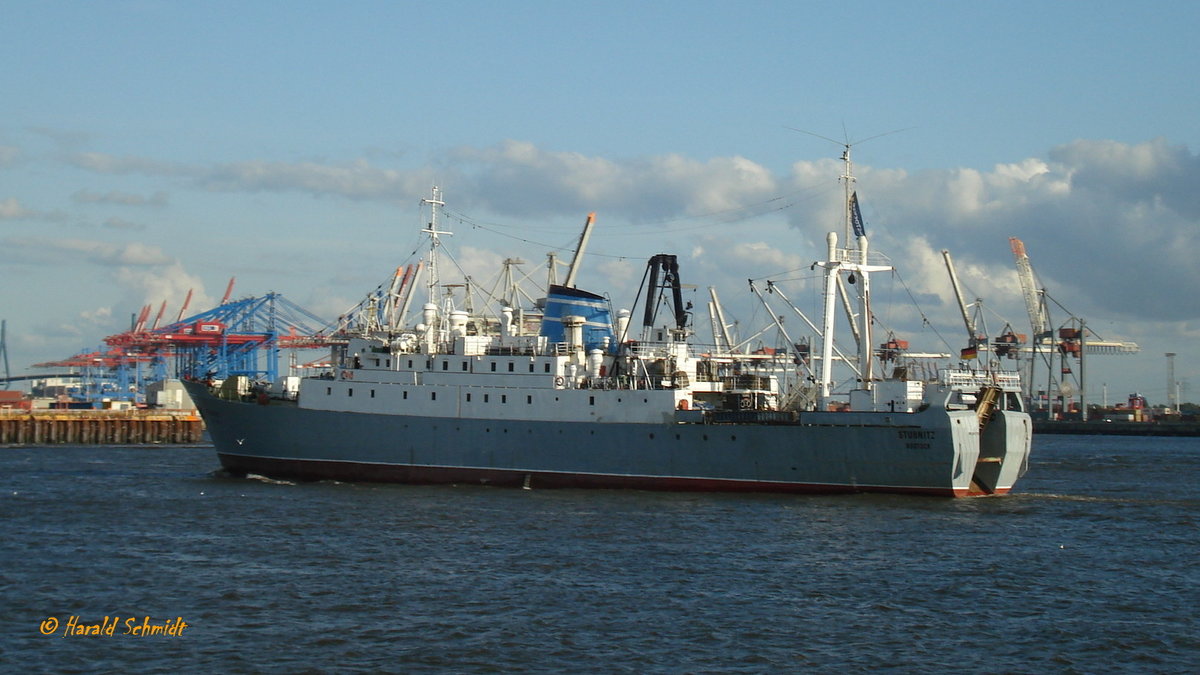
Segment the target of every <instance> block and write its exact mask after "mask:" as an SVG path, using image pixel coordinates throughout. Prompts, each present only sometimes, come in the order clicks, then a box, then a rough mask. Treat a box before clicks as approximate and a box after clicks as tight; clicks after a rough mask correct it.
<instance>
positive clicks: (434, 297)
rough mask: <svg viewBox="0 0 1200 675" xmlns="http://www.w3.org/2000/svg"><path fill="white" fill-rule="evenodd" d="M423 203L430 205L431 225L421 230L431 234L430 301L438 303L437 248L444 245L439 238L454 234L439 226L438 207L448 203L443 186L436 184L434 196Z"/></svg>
mask: <svg viewBox="0 0 1200 675" xmlns="http://www.w3.org/2000/svg"><path fill="white" fill-rule="evenodd" d="M421 204H422V205H425V204H429V207H430V208H429V225H428V227H426V228H425V229H423V230H421V231H422V232H424V233H425V234H428V235H429V264H428V265H427V268H428V269H427V271H426V274H428V280H427V286H428V289H429V302H431V303H433V304H438V299H439V298H438V291H437V287H438V283H439V282H440V281H441V279H439V278H438V268H437V250H438V247H439V246H441V245H442V242H441V240H440V239H438V236H439V235H443V234H448V235H452V234H454V233H453V232H449V231H444V232H443V231H440V230H438V228H437V217H438V209H440V208H441V207H443V206H445V205H446V202H444V201H442V190H441V188H439V187H438V186H436V185H434V186H433V196H432V197H431V198H429V199H422V200H421Z"/></svg>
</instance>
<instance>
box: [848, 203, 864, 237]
mask: <svg viewBox="0 0 1200 675" xmlns="http://www.w3.org/2000/svg"><path fill="white" fill-rule="evenodd" d="M850 224H851V225H852V226H853V227H854V236H856V237H865V236H867V225H866V223H864V222H863V217H862V211H860V210H859V208H858V193H857V192H855V193H853V194H851V195H850Z"/></svg>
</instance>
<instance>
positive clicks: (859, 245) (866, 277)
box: [818, 144, 892, 407]
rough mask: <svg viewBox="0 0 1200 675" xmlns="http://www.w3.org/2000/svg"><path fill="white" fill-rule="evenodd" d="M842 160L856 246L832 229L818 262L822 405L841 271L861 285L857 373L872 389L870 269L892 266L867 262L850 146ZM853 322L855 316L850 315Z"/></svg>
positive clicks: (848, 221)
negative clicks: (842, 241) (842, 244)
mask: <svg viewBox="0 0 1200 675" xmlns="http://www.w3.org/2000/svg"><path fill="white" fill-rule="evenodd" d="M842 162H843V163H844V166H845V171H844V173H843V174H842V176H841V180H842V183H843V187H844V190H843V192H844V195H845V196H844V205H843V221H844V225H845V241H846V242H847V243H849V242H851V241H853V242H855V246H854V247H853V248H849V247H848V248H839V247H838V237H837V233H836V232H830V233H829V234H828V236H827V237H826V245H827V247H828V250H827V256H826V257H827V260H826V261H825V262H821V263H818V264H820V265H821V266H822V267H824V268H825V289H824V293H825V308H824V312H823V325H822V327H821V333H822V335H821V406H822V407H825V406H826V405H827V404H828V402H829V399H830V397H831V395H832V388H833V351H834V330H833V329H834V306H835V300H836V296H837V295H838V292H839V287H840V285H841V283H842V279H841V273H842V272H843V271H844V272H847V277H846V282H847V283H850V284H852V285H856V286H857V287H858V293H857V296H858V305H859V311H858V317H857V319H858V321H859V330H858V332H859V336H860V340H859V349H858V372H859V377H860V382H859V388H860V389H868V390H869V389H871V388H872V380H874V373H873V357H874V352H873V350H872V345H873V344H874V341H873V338H872V336H871V272H886V271H889V270H891V269H892V268H891V267H890V266H888V265H871V264H869V263H868V262H867V251H868V241H867V233H866V227H865V226H864V225H863V223H862V217H861V215H860V214H859V210H858V204H857V201H858V197H857V195H856V193H855V191H854V188H853V185H854V182H855V178H854V163H853V161H852V160H851V159H850V145H849V144H847V145H846V146H845V150H843V152H842ZM852 235H853V237H854V238H853V239H851V236H852ZM849 319H850V321H852V322H853V321H854V320H855V317H849Z"/></svg>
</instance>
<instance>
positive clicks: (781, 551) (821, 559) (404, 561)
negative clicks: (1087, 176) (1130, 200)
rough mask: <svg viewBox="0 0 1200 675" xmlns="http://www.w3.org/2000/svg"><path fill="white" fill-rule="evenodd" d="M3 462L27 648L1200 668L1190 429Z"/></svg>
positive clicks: (140, 452)
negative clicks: (405, 459)
mask: <svg viewBox="0 0 1200 675" xmlns="http://www.w3.org/2000/svg"><path fill="white" fill-rule="evenodd" d="M0 468H2V471H0V488H2V489H0V608H2V609H3V612H2V613H0V665H2V666H3V667H4V668H3V669H4V670H6V671H9V672H13V671H14V670H19V671H20V672H87V673H92V672H107V671H118V670H121V671H126V670H128V671H138V672H167V671H184V670H186V671H188V672H206V671H209V672H218V671H220V672H285V673H293V672H329V671H334V672H403V673H412V672H453V673H499V672H514V671H520V672H554V673H558V672H576V673H578V672H589V673H590V672H596V673H645V672H663V673H697V672H745V673H768V672H770V673H773V672H793V671H805V672H844V671H852V672H862V671H891V672H901V673H912V672H944V671H951V670H955V671H960V670H970V671H975V672H989V673H991V672H1004V673H1007V672H1018V673H1041V672H1063V673H1075V672H1077V673H1098V672H1105V673H1110V672H1130V673H1145V672H1164V673H1168V672H1170V673H1173V672H1181V673H1182V672H1196V671H1198V670H1200V625H1198V624H1200V566H1198V563H1197V561H1198V560H1200V543H1198V541H1197V535H1198V528H1197V513H1198V509H1200V487H1198V485H1197V478H1200V439H1195V438H1182V439H1180V438H1173V439H1172V438H1130V437H1123V438H1106V437H1099V436H1091V437H1083V436H1038V437H1037V438H1035V443H1034V457H1033V460H1032V462H1031V468H1030V471H1029V473H1028V475H1027V476H1026V477H1025V479H1024V480H1023V482H1022V483H1020V484H1019V485H1018V490H1017V492H1016V493H1014V494H1013V495H1010V496H1008V497H1002V498H983V499H968V500H948V499H940V498H929V497H902V496H880V495H857V496H855V495H850V496H820V497H803V496H800V497H797V496H780V495H728V494H670V493H649V492H634V491H579V490H562V491H553V490H550V491H546V490H511V489H499V488H483V487H450V486H446V487H412V486H395V485H386V486H379V485H361V484H328V483H308V484H304V483H302V484H293V483H289V482H278V481H271V480H267V479H256V478H248V479H233V478H229V477H224V476H222V475H220V473H219V472H215V471H214V470H215V469H216V468H217V461H216V457H215V454H214V452H213V450H212V448H210V447H185V448H179V447H36V448H34V447H30V448H0ZM89 633H98V634H89Z"/></svg>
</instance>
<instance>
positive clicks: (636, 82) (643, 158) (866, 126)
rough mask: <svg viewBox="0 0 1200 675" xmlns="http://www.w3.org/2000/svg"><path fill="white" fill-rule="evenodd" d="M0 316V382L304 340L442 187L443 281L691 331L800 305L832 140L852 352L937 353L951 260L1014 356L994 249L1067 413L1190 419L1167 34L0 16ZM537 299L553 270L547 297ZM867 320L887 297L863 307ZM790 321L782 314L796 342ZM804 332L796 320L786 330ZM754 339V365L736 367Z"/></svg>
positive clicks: (440, 16)
mask: <svg viewBox="0 0 1200 675" xmlns="http://www.w3.org/2000/svg"><path fill="white" fill-rule="evenodd" d="M0 12H2V14H3V16H4V17H5V18H4V21H3V22H0V63H3V64H4V67H2V68H0V278H2V279H3V280H4V283H3V284H0V318H2V319H5V320H6V321H7V333H8V336H7V337H8V340H7V348H8V355H9V361H10V366H11V368H12V370H13V371H14V372H15V373H20V372H37V371H31V370H30V369H29V366H31V365H32V364H34V363H40V362H45V361H52V360H56V359H62V358H66V357H68V356H70V355H72V354H75V353H79V352H83V351H90V350H92V349H95V348H97V347H99V346H101V345H102V343H103V338H104V337H105V336H108V335H111V334H114V333H118V332H120V331H123V330H125V329H127V328H128V327H129V324H130V318H131V315H133V314H136V313H137V312H138V311H139V310H140V309H141V307H143V306H144V305H147V304H149V305H152V306H153V307H154V308H155V310H157V308H158V306H159V304H160V303H162V302H163V301H166V302H167V304H168V310H167V315H168V317H170V318H173V315H174V313H176V312H178V310H179V308H180V306H181V305H182V302H183V298H184V297H185V296H186V295H187V293H188V291H189V290H192V291H193V292H194V295H195V298H194V299H193V301H192V305H191V309H193V310H200V309H207V308H211V307H212V306H213V305H214V304H215V303H217V302H218V301H219V300H220V298H221V296H222V295H223V294H224V291H225V288H226V286H227V284H228V282H229V280H230V278H236V282H235V286H234V292H233V294H234V297H246V296H260V295H262V294H264V293H267V292H278V293H281V294H283V295H284V297H286V298H288V299H289V300H291V301H293V302H295V303H297V304H299V305H301V306H303V307H305V308H306V309H308V310H310V311H312V312H314V313H315V314H317V315H319V316H322V317H327V318H329V319H333V318H335V317H336V316H337V315H339V314H341V313H343V312H345V311H346V310H347V309H348V308H349V307H351V306H353V305H354V304H356V303H357V302H359V300H361V299H362V298H363V297H365V296H366V295H367V294H368V293H370V292H371V291H372V290H373V289H375V288H376V287H377V286H378V285H379V284H380V283H383V282H386V281H387V280H388V278H389V277H390V275H391V274H392V272H393V271H394V270H395V269H396V267H397V266H398V265H401V264H405V263H408V262H413V261H415V258H414V257H413V255H412V254H413V252H414V251H415V250H417V249H418V248H420V245H421V244H420V237H419V236H418V230H419V229H420V228H421V227H422V225H423V223H422V222H421V221H422V218H423V214H422V211H421V208H420V200H421V199H422V198H423V197H427V196H429V194H430V190H431V188H432V187H433V186H434V185H437V186H439V187H440V188H441V190H442V192H443V197H444V199H445V201H446V203H447V209H448V211H449V212H450V214H451V217H450V218H449V219H448V220H447V221H446V222H445V223H444V224H445V225H446V226H447V227H448V228H449V229H450V230H452V231H453V232H454V234H453V235H452V236H448V237H446V238H445V240H444V241H445V247H446V249H447V252H450V253H451V254H452V255H453V258H454V260H455V262H456V264H457V265H458V266H459V267H461V268H462V269H463V270H465V271H466V273H468V274H471V275H472V277H473V278H474V279H476V280H477V281H478V280H482V281H480V282H479V283H481V284H483V285H489V284H490V283H491V280H493V279H495V278H496V275H497V274H498V272H499V267H500V263H501V261H502V260H503V259H504V258H506V257H520V258H521V259H523V260H525V261H527V264H526V265H524V266H523V268H522V269H524V270H526V271H528V272H530V273H531V274H532V275H533V276H534V277H536V278H539V279H540V278H543V277H544V269H542V268H544V266H545V264H546V262H545V261H546V255H547V253H548V252H550V251H552V250H557V251H558V252H559V254H560V256H562V257H563V259H569V258H570V252H571V250H572V249H573V247H574V244H575V240H576V239H577V238H578V234H579V230H580V228H581V227H582V225H583V222H584V220H585V218H586V216H587V214H588V213H589V212H595V213H596V223H597V224H596V229H595V231H594V233H593V236H592V239H591V243H590V245H589V248H588V255H587V256H586V257H585V259H584V261H583V264H582V267H581V271H580V273H579V279H578V282H579V285H580V287H583V288H588V289H590V290H594V291H596V292H601V293H609V294H611V296H612V298H613V300H614V302H615V303H616V304H617V305H618V306H629V304H630V303H631V302H632V299H633V297H634V296H635V294H636V291H637V285H638V283H639V281H640V280H641V278H642V272H643V270H644V266H645V261H646V259H647V258H648V257H649V256H651V255H653V254H655V253H674V254H676V255H678V256H679V257H680V263H681V276H682V277H683V281H684V282H685V283H688V284H695V285H696V289H695V290H690V291H689V292H690V293H691V294H692V295H694V296H695V298H694V302H695V305H696V307H697V319H696V323H697V329H698V332H699V333H700V334H701V335H705V334H706V333H707V332H708V330H709V329H708V328H707V313H706V312H704V311H703V307H704V306H705V301H706V300H707V290H706V289H707V288H708V287H709V286H712V287H715V288H716V289H717V290H718V292H719V293H720V296H721V300H722V302H723V303H724V304H725V306H726V310H727V312H729V314H730V315H731V318H732V319H736V320H737V322H738V330H739V332H740V333H742V334H744V335H746V336H749V335H750V334H752V333H754V332H756V331H757V330H758V328H760V327H761V326H762V325H765V324H764V322H766V321H769V317H770V314H786V313H788V312H790V310H787V309H786V308H784V307H780V306H777V299H771V302H772V303H774V304H771V309H770V310H769V313H768V309H767V308H765V307H764V306H763V305H762V303H760V302H759V301H758V300H757V299H756V298H755V297H754V296H753V295H752V294H751V293H750V292H749V288H748V284H747V280H748V279H753V280H755V281H756V283H757V285H758V286H759V287H760V288H761V287H762V286H763V285H764V284H765V282H766V280H772V281H777V282H779V284H780V287H781V288H788V289H789V297H791V298H792V300H793V301H794V302H795V303H796V304H797V305H798V306H800V307H801V308H802V309H805V311H809V310H813V309H814V308H815V306H816V302H817V301H818V300H819V298H818V294H819V286H818V284H817V283H815V281H814V278H813V273H812V272H811V271H810V265H811V264H812V262H813V261H815V260H818V259H820V258H822V257H823V253H824V240H825V233H826V232H828V231H839V232H840V231H841V216H840V215H839V213H840V212H839V209H840V204H841V200H842V186H841V184H840V183H839V180H838V176H839V175H840V174H841V173H842V166H841V163H840V161H839V158H840V157H841V153H842V151H843V146H844V145H846V144H849V145H850V147H851V152H852V158H853V160H854V170H855V175H856V177H857V183H856V189H857V191H858V195H859V198H860V201H861V204H862V211H863V216H864V218H865V220H866V223H867V231H868V235H869V236H870V239H871V247H872V249H873V250H876V251H879V252H881V253H884V254H886V255H887V256H888V258H889V259H890V260H891V262H892V263H893V264H894V265H895V267H896V268H897V272H896V273H895V274H886V273H884V274H877V275H876V276H875V278H873V291H874V294H875V299H876V307H875V312H876V315H877V318H878V320H879V322H880V326H879V328H878V329H879V330H883V331H892V332H894V333H895V334H896V335H897V336H898V337H901V338H904V339H909V340H911V341H913V342H914V347H917V346H920V347H921V348H922V349H925V350H927V351H946V352H951V351H957V350H958V349H959V348H961V347H962V346H964V344H963V343H965V335H966V330H965V328H964V327H963V325H962V321H961V318H960V315H959V310H958V306H957V304H956V302H955V301H954V298H953V295H952V292H951V287H950V283H949V278H948V275H947V272H946V269H945V266H944V264H943V262H942V258H941V254H940V251H941V250H942V249H948V250H950V251H951V252H952V254H953V257H954V261H955V265H956V267H957V271H958V274H959V276H960V278H961V280H962V282H963V285H964V286H965V287H966V289H965V292H966V295H967V297H968V299H969V300H974V299H975V298H980V299H981V300H982V306H983V311H982V315H983V317H984V320H985V321H986V323H987V329H988V331H989V333H991V334H993V335H995V334H998V333H999V332H1000V330H1001V329H1002V328H1003V327H1005V326H1006V325H1011V326H1012V327H1013V328H1014V329H1015V330H1016V331H1017V332H1022V333H1027V332H1028V325H1029V319H1028V316H1027V313H1026V311H1025V305H1024V302H1023V300H1022V295H1021V290H1020V286H1019V284H1018V280H1017V276H1016V272H1015V267H1014V264H1013V255H1012V252H1011V249H1010V244H1009V237H1018V238H1020V239H1022V240H1023V241H1024V242H1025V244H1026V247H1027V249H1028V251H1029V256H1030V259H1031V262H1032V264H1033V267H1034V269H1035V271H1036V274H1037V277H1038V280H1039V284H1040V285H1041V286H1042V287H1044V288H1045V289H1046V291H1047V294H1048V295H1049V296H1050V297H1051V298H1052V299H1053V300H1054V302H1055V303H1056V304H1054V305H1052V311H1051V320H1052V321H1053V322H1054V323H1055V324H1056V325H1057V324H1061V323H1063V322H1065V321H1066V320H1068V319H1069V318H1070V317H1071V316H1074V317H1080V318H1083V319H1084V320H1085V321H1086V324H1087V326H1088V327H1089V328H1090V329H1091V330H1092V331H1094V332H1095V334H1096V335H1097V336H1098V337H1099V338H1102V339H1104V340H1119V341H1134V342H1137V343H1138V344H1139V345H1140V347H1141V352H1140V353H1138V354H1137V355H1130V356H1097V357H1093V358H1089V359H1088V360H1087V389H1088V398H1089V400H1091V401H1093V402H1100V401H1101V400H1102V399H1103V398H1105V397H1106V398H1107V399H1108V400H1109V401H1110V402H1114V401H1123V400H1124V399H1125V397H1126V396H1127V395H1128V394H1129V393H1132V392H1139V393H1142V394H1144V395H1146V396H1147V397H1148V398H1149V399H1150V401H1151V402H1152V403H1165V402H1166V399H1167V388H1168V387H1167V359H1166V358H1165V356H1164V354H1165V353H1166V352H1174V353H1177V354H1178V356H1177V357H1176V358H1175V376H1176V379H1177V380H1178V381H1179V382H1180V383H1181V384H1180V386H1181V389H1182V395H1183V399H1184V400H1192V401H1196V400H1200V391H1197V388H1200V349H1198V345H1200V300H1197V298H1200V266H1198V265H1197V264H1196V258H1197V254H1198V253H1200V158H1198V156H1197V150H1196V149H1197V148H1198V147H1200V117H1198V116H1197V111H1200V90H1198V89H1197V88H1196V87H1195V86H1192V83H1193V82H1194V80H1195V74H1196V72H1197V69H1198V66H1200V48H1198V47H1196V46H1195V42H1194V39H1195V32H1196V31H1195V28H1196V26H1200V5H1196V4H1193V3H1167V2H1139V3H1136V4H1135V3H1131V2H1103V1H1101V2H1054V3H1046V2H982V3H950V2H924V3H908V2H875V1H869V0H868V1H863V2H857V3H830V2H799V1H797V2H753V1H751V2H746V1H742V2H737V3H734V2H710V1H704V0H700V1H691V2H645V1H641V2H625V1H621V0H616V1H609V2H603V3H598V2H532V1H521V0H510V1H508V2H485V1H479V2H464V1H449V2H437V3H417V2H401V1H396V2H371V1H361V2H353V3H345V2H316V1H305V0H297V1H292V2H262V1H254V0H250V1H240V2H224V1H215V2H203V3H180V2H159V1H157V0H112V1H107V2H105V1H100V2H88V3H84V2H60V1H55V0H49V1H33V0H29V1H20V0H16V1H14V0H0ZM561 274H562V273H560V276H561ZM884 303H887V304H886V306H885V304H884ZM817 314H818V313H817V312H815V311H813V312H812V315H813V316H816V315H817ZM785 327H788V328H789V329H790V330H792V332H795V333H797V334H803V331H802V330H800V325H799V322H798V319H796V318H795V317H794V315H791V318H789V319H787V320H786V322H785ZM764 339H765V338H764Z"/></svg>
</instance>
